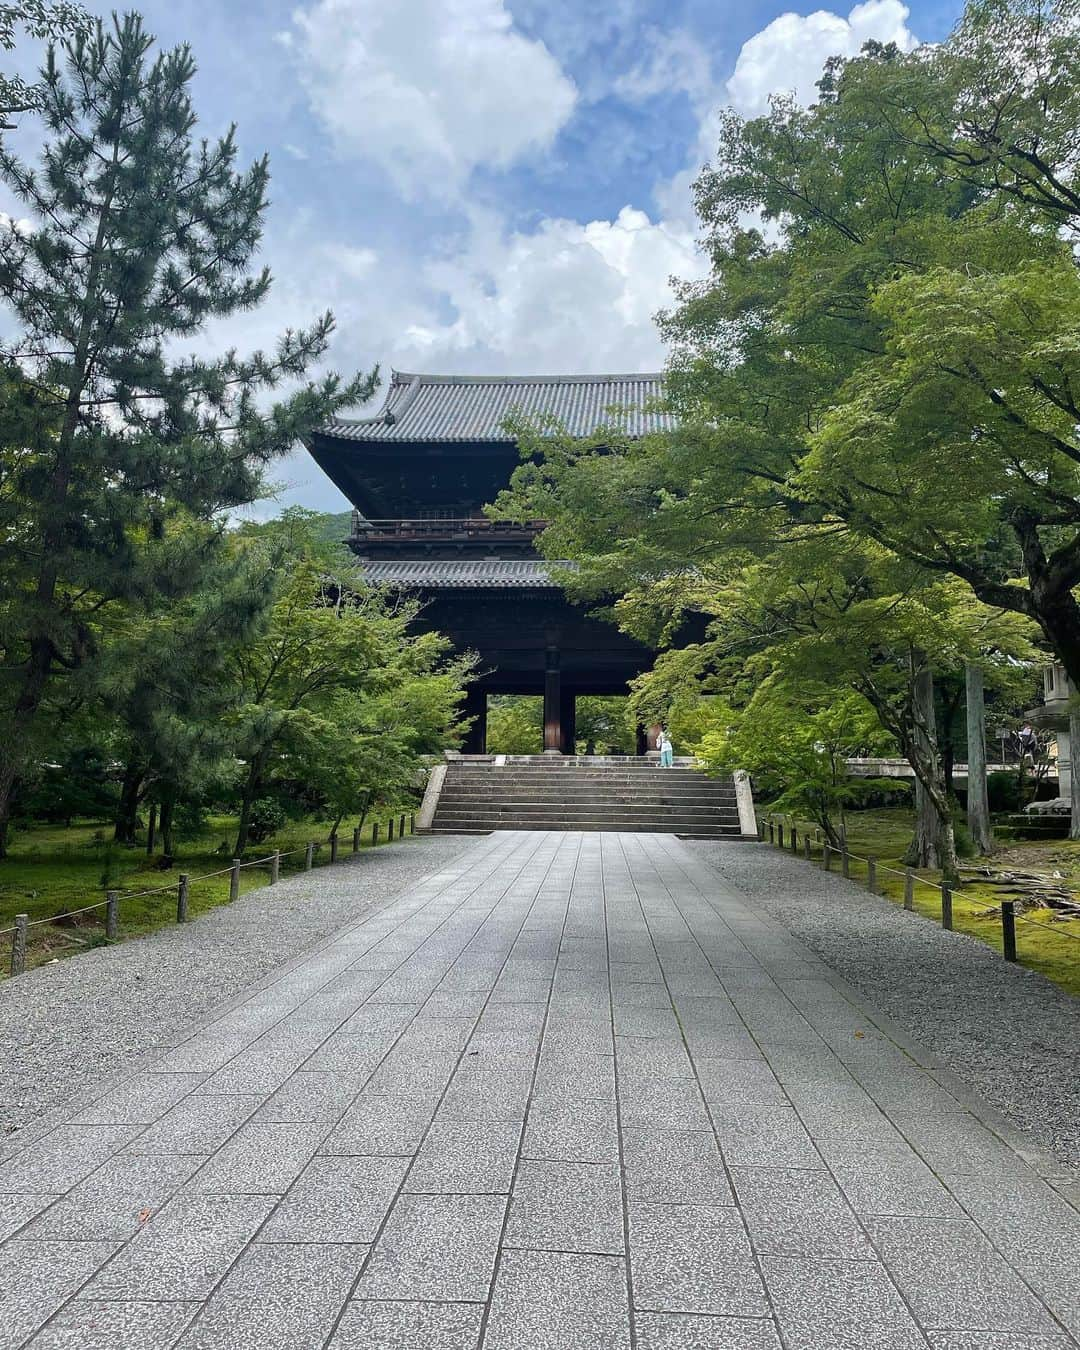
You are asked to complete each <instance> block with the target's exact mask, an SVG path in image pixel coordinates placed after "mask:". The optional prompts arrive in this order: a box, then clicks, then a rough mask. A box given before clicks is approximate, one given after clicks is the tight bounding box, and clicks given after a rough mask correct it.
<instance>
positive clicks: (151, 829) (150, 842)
mask: <svg viewBox="0 0 1080 1350" xmlns="http://www.w3.org/2000/svg"><path fill="white" fill-rule="evenodd" d="M157 813H158V809H157V802H151V803H150V818H149V820H148V821H147V823H146V855H147V857H153V855H154V844H155V842H156V835H157Z"/></svg>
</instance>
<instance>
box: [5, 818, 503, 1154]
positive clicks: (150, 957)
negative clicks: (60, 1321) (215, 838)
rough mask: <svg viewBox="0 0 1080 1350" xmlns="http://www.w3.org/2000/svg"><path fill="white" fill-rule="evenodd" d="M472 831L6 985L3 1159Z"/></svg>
mask: <svg viewBox="0 0 1080 1350" xmlns="http://www.w3.org/2000/svg"><path fill="white" fill-rule="evenodd" d="M475 843H476V840H475V839H474V838H470V837H466V836H461V835H430V836H426V837H422V838H415V839H408V840H405V841H402V842H401V843H399V844H396V845H395V846H394V847H393V848H382V849H372V850H365V851H364V852H363V853H361V854H360V855H359V857H358V858H356V859H353V858H351V857H350V858H347V859H346V860H344V861H343V862H340V863H338V864H336V865H335V866H333V867H320V868H317V869H316V870H315V871H313V872H310V873H307V872H302V873H300V874H299V875H298V876H295V877H290V878H288V879H286V880H282V881H280V882H278V884H277V885H276V886H273V887H270V886H266V887H262V888H260V889H259V890H254V891H248V892H247V894H245V895H243V896H241V897H240V899H239V900H238V901H237V902H236V903H235V904H234V905H222V906H220V907H219V908H217V909H214V910H211V911H210V912H209V913H207V914H204V915H202V916H201V917H199V918H198V919H196V920H195V921H194V922H193V923H189V924H185V925H184V926H183V927H178V926H176V925H173V926H171V927H167V928H162V929H159V930H158V931H157V932H156V933H152V934H150V935H149V936H148V937H144V938H138V939H136V940H134V941H132V942H124V943H120V944H118V945H117V946H115V947H97V948H94V949H92V950H90V951H87V952H83V953H80V954H79V955H78V956H74V957H71V958H70V959H68V960H65V961H58V962H56V963H55V964H52V965H45V966H39V967H38V968H37V969H35V970H31V971H29V972H28V973H27V974H25V975H20V976H19V977H18V978H17V979H13V980H7V981H5V982H4V983H3V984H0V1131H2V1134H3V1136H4V1137H3V1138H0V1155H5V1154H7V1153H9V1152H10V1151H11V1150H12V1149H13V1148H15V1147H18V1145H19V1139H18V1136H17V1135H15V1132H16V1131H19V1130H22V1129H24V1128H25V1127H26V1126H27V1125H29V1124H30V1123H31V1122H33V1121H35V1120H38V1119H39V1118H40V1117H42V1116H45V1115H46V1114H47V1113H51V1112H53V1111H54V1110H55V1109H56V1108H57V1107H59V1106H61V1105H62V1104H64V1103H66V1102H69V1101H71V1100H72V1099H74V1098H78V1097H80V1096H82V1095H84V1094H85V1093H86V1092H87V1091H88V1089H89V1088H90V1087H92V1086H93V1085H95V1084H98V1083H101V1082H103V1081H105V1080H109V1079H111V1078H113V1077H115V1076H116V1075H118V1074H120V1073H122V1072H126V1071H127V1070H129V1069H130V1068H131V1067H132V1066H133V1065H134V1062H135V1061H136V1060H137V1059H138V1058H139V1057H140V1056H141V1055H143V1054H144V1053H145V1052H146V1051H148V1050H153V1049H155V1048H157V1047H160V1046H163V1045H169V1044H172V1043H173V1042H174V1041H176V1040H177V1039H178V1038H180V1037H181V1036H182V1035H183V1034H184V1033H185V1032H187V1031H188V1030H189V1029H190V1028H191V1027H193V1026H194V1025H195V1024H197V1023H198V1022H200V1021H202V1020H205V1019H206V1017H207V1015H208V1014H209V1013H210V1012H212V1011H213V1010H214V1009H215V1008H216V1007H217V1006H218V1005H219V1004H221V1003H222V1002H223V1001H224V1000H226V999H229V998H232V997H235V996H236V995H237V994H238V993H240V992H241V991H242V990H244V989H245V988H247V987H248V986H249V985H251V984H253V983H255V982H257V981H258V980H259V979H260V978H261V977H262V976H264V975H266V974H267V973H268V972H269V971H272V970H273V969H274V968H275V967H276V966H279V965H281V964H282V963H283V962H285V961H288V960H290V959H292V958H293V957H295V956H298V955H299V954H300V953H301V952H303V951H306V950H307V949H308V948H310V947H312V946H315V945H316V944H317V943H319V942H320V941H322V940H323V939H324V938H326V937H327V936H329V935H330V934H331V933H335V932H337V930H338V929H340V928H343V927H345V926H349V925H352V924H354V923H356V922H358V921H359V920H360V919H362V918H363V917H364V915H365V914H366V912H367V911H369V910H370V909H372V908H373V907H374V906H377V905H380V904H382V903H383V902H384V901H387V900H389V899H391V898H392V897H394V896H396V895H398V894H400V893H401V892H402V891H405V890H407V889H408V888H409V887H410V886H412V885H414V884H415V883H416V882H417V881H419V880H420V878H421V877H424V876H427V875H428V874H429V873H431V872H435V871H438V870H439V868H441V867H443V866H445V865H446V864H448V863H450V862H452V861H453V860H454V859H455V858H456V857H458V855H459V854H461V853H462V852H463V851H464V850H465V849H466V848H468V847H469V846H470V845H472V844H475Z"/></svg>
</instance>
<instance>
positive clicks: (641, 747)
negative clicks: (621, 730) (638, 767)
mask: <svg viewBox="0 0 1080 1350" xmlns="http://www.w3.org/2000/svg"><path fill="white" fill-rule="evenodd" d="M648 753H649V739H648V737H647V736H646V734H645V728H644V727H643V726H642V725H641V723H640V722H639V723H638V724H637V726H636V728H635V729H634V754H635V755H647V754H648Z"/></svg>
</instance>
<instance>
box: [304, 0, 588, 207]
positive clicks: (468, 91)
mask: <svg viewBox="0 0 1080 1350" xmlns="http://www.w3.org/2000/svg"><path fill="white" fill-rule="evenodd" d="M293 21H294V26H293V29H292V30H290V32H289V33H288V34H287V35H286V40H287V43H288V45H289V46H290V47H291V48H292V50H293V51H294V52H295V54H296V58H297V62H298V68H299V72H300V78H301V80H302V81H303V83H304V86H305V88H306V90H307V93H308V97H309V99H310V102H311V105H312V107H313V108H314V110H315V112H316V113H317V115H318V116H319V118H320V119H321V121H322V122H323V124H324V125H325V126H326V127H327V129H328V130H329V131H330V133H331V135H332V136H333V138H334V140H335V142H336V144H337V146H338V148H339V150H340V151H342V152H343V153H347V154H350V155H356V156H358V157H363V158H366V159H369V160H372V161H374V162H375V163H376V164H378V165H379V166H380V167H381V168H383V169H384V170H385V171H386V173H388V174H389V175H390V177H391V178H392V179H393V181H394V182H395V184H396V185H397V187H398V188H399V190H401V191H402V192H403V193H406V194H407V195H409V196H416V195H419V194H420V193H421V192H435V193H437V194H440V195H448V194H452V193H453V191H454V190H456V189H457V188H458V187H460V185H461V184H462V183H463V182H464V181H465V179H466V178H467V177H468V175H469V173H470V172H471V171H472V170H473V169H474V168H476V167H478V166H481V165H482V166H485V167H490V168H495V169H505V168H508V167H509V166H510V165H512V164H513V163H515V162H516V161H518V160H520V159H521V158H523V157H524V156H527V155H530V154H533V153H535V152H537V151H539V150H542V149H544V148H545V147H547V146H549V145H550V144H551V143H552V141H553V140H554V138H555V136H556V135H557V133H558V131H559V130H560V128H561V127H562V126H563V125H564V124H565V123H566V121H567V120H568V118H569V117H570V115H571V113H572V112H573V109H574V105H575V101H576V97H577V93H576V90H575V88H574V85H573V83H572V81H571V80H570V79H569V78H568V77H567V76H566V75H565V74H564V73H563V71H562V69H561V68H560V66H559V64H558V62H557V61H556V60H555V58H554V57H553V56H552V55H551V53H550V52H549V51H548V49H547V47H545V46H544V44H543V43H542V42H538V41H535V40H532V39H529V38H526V37H525V36H524V35H523V34H522V33H520V32H519V31H518V30H517V29H515V27H514V23H513V19H512V17H511V15H510V13H509V12H508V11H507V9H506V6H505V4H504V3H503V0H400V2H399V3H398V4H386V3H385V0H316V3H314V4H311V5H309V6H307V7H306V8H302V9H299V10H297V11H296V13H295V14H294V16H293Z"/></svg>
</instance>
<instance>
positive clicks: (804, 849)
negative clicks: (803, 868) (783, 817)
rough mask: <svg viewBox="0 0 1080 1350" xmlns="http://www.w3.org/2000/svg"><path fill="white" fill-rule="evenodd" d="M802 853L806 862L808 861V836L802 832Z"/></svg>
mask: <svg viewBox="0 0 1080 1350" xmlns="http://www.w3.org/2000/svg"><path fill="white" fill-rule="evenodd" d="M802 855H803V857H804V858H805V859H806V861H807V862H809V861H810V836H809V835H808V834H804V835H803V837H802Z"/></svg>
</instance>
